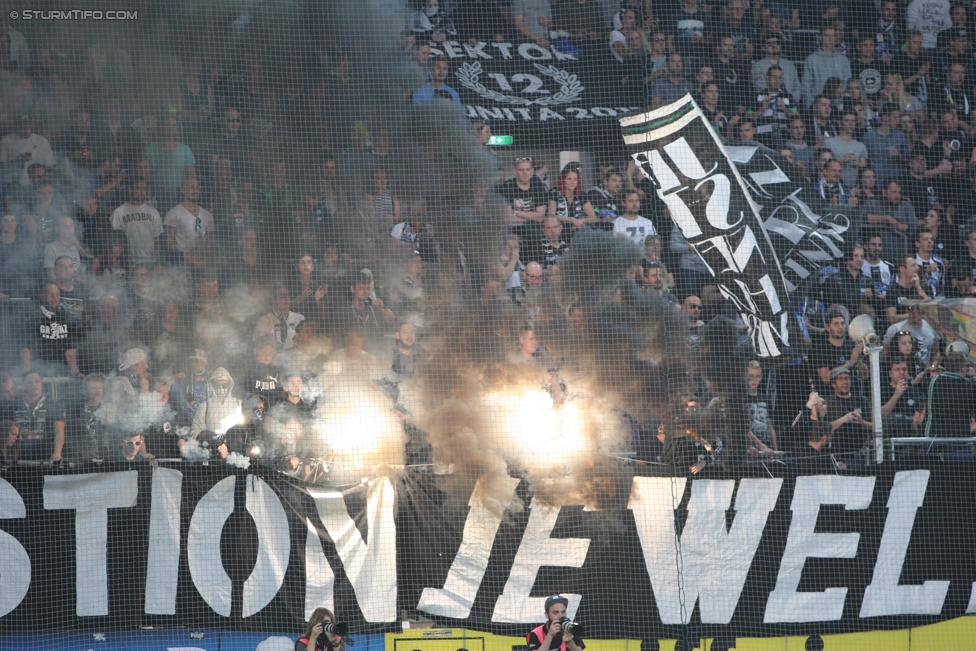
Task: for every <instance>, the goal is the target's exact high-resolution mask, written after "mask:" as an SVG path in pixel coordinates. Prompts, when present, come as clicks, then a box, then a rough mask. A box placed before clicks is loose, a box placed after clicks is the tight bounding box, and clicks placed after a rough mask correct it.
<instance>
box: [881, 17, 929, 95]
mask: <svg viewBox="0 0 976 651" xmlns="http://www.w3.org/2000/svg"><path fill="white" fill-rule="evenodd" d="M931 68H932V60H931V57H930V55H929V53H928V52H927V51H926V48H925V46H924V45H923V36H922V34H921V33H920V32H918V31H916V30H914V29H909V30H908V31H906V32H905V44H904V46H903V47H901V48H899V50H898V52H896V53H895V55H894V57H893V58H892V60H891V69H892V72H894V73H895V74H897V75H898V78H899V80H901V81H902V82H903V84H900V85H901V86H902V88H901V89H900V92H905V93H906V94H908V95H910V96H913V97H916V98H918V99H919V100H920V101H921V103H922V105H923V108H924V103H925V99H927V98H928V90H929V88H933V89H934V86H932V81H933V79H934V77H935V71H934V70H933V71H932V73H933V74H932V75H930V74H929V71H930V70H931ZM902 110H905V106H904V105H902Z"/></svg>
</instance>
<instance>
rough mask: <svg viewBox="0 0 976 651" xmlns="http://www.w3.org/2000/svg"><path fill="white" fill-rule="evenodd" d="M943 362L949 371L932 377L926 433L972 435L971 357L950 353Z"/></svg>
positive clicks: (975, 388) (974, 392)
mask: <svg viewBox="0 0 976 651" xmlns="http://www.w3.org/2000/svg"><path fill="white" fill-rule="evenodd" d="M944 365H945V369H946V372H945V373H940V374H939V375H937V376H935V377H934V378H932V382H931V384H930V385H929V392H928V394H929V399H928V405H927V407H928V408H927V412H928V419H927V420H926V421H925V436H939V437H946V438H953V437H965V436H972V435H973V425H972V424H973V416H974V406H976V384H974V383H973V382H972V381H971V379H970V378H969V375H971V373H972V368H971V367H970V365H969V358H968V357H966V356H965V355H963V354H961V353H949V354H947V355H946V358H945V362H944Z"/></svg>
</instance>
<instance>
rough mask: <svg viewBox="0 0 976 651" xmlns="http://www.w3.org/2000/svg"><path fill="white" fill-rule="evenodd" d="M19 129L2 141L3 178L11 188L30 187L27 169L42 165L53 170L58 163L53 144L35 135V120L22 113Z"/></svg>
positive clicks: (0, 145)
mask: <svg viewBox="0 0 976 651" xmlns="http://www.w3.org/2000/svg"><path fill="white" fill-rule="evenodd" d="M16 124H17V128H16V131H14V132H13V133H10V134H7V135H6V136H4V137H3V139H2V140H0V166H3V178H4V180H5V181H6V182H7V185H9V186H10V187H17V186H18V185H21V186H29V185H30V184H31V182H30V179H29V178H28V176H27V168H28V167H30V166H31V165H34V164H40V165H43V166H44V167H46V168H48V169H53V168H54V166H55V164H56V163H57V161H56V160H55V158H54V152H53V151H52V150H51V143H50V142H48V140H47V138H45V137H44V136H42V135H39V134H36V133H34V124H33V118H32V116H31V115H30V114H28V113H22V114H21V115H19V116H17V119H16Z"/></svg>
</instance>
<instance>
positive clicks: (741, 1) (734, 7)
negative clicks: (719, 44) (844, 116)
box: [718, 0, 756, 61]
mask: <svg viewBox="0 0 976 651" xmlns="http://www.w3.org/2000/svg"><path fill="white" fill-rule="evenodd" d="M718 31H719V34H720V35H721V36H726V35H728V36H731V37H732V44H733V45H734V46H735V50H736V52H737V54H738V57H739V58H740V59H744V60H746V61H750V60H751V59H752V53H753V50H754V46H753V41H754V40H755V38H756V28H755V26H754V25H753V24H752V20H750V19H749V18H747V17H746V2H745V0H730V2H729V3H728V15H727V16H726V17H725V21H723V22H722V24H721V27H720V28H719V30H718Z"/></svg>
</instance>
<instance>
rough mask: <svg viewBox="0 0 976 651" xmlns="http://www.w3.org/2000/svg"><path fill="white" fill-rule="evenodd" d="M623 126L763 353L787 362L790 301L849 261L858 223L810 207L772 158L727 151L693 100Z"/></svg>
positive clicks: (767, 153)
mask: <svg viewBox="0 0 976 651" xmlns="http://www.w3.org/2000/svg"><path fill="white" fill-rule="evenodd" d="M620 125H621V128H622V132H623V137H624V142H625V144H626V145H627V149H628V151H629V152H630V154H631V157H632V158H633V159H634V161H635V162H636V163H637V165H638V166H639V167H640V169H641V171H642V172H643V174H644V175H645V176H646V177H647V178H648V179H650V180H651V181H652V182H653V183H654V185H655V187H656V189H657V194H658V196H659V197H660V198H661V200H662V201H663V202H664V203H665V205H666V206H667V207H668V212H669V213H670V215H671V219H672V220H673V221H674V223H675V225H676V226H677V227H678V228H679V229H680V231H681V234H682V235H683V236H684V238H685V239H686V240H687V241H688V243H689V244H690V245H691V246H692V248H693V249H694V250H695V252H696V253H698V255H699V256H700V257H701V259H702V260H703V261H704V263H705V264H706V265H707V266H708V269H709V272H710V273H711V275H712V277H713V278H714V279H715V284H716V285H717V286H718V288H719V291H720V292H721V293H722V295H723V296H725V297H726V298H727V299H728V300H730V301H732V302H733V304H734V305H735V308H736V311H737V312H738V314H739V316H740V317H741V319H742V321H743V322H744V323H745V324H746V325H747V326H748V328H749V332H750V336H751V338H752V341H753V345H754V347H755V350H756V352H757V353H758V354H759V355H760V356H762V357H777V356H779V355H782V354H784V353H785V352H786V350H787V349H788V347H789V345H790V342H789V329H788V324H789V319H790V313H791V310H790V302H791V301H790V294H791V293H792V292H793V291H794V290H796V289H797V287H799V286H800V285H801V284H802V283H803V281H804V280H806V279H807V278H810V277H811V276H815V274H816V271H817V270H818V269H819V268H820V267H821V266H823V265H825V264H827V263H829V262H831V261H833V260H837V259H840V258H843V256H844V252H843V244H844V238H843V236H844V234H845V233H846V232H847V231H848V230H849V229H850V227H851V219H850V217H849V216H848V215H847V214H843V211H840V212H838V211H831V212H830V214H827V215H821V214H818V213H817V212H816V211H815V210H814V208H811V206H809V205H807V203H805V202H804V200H803V199H801V198H800V194H801V189H800V188H799V187H798V186H797V185H796V184H794V183H793V182H792V181H791V180H790V178H789V176H788V175H787V174H786V172H784V170H783V166H782V159H781V158H780V157H779V155H778V154H777V153H776V152H774V151H773V150H771V149H768V148H766V147H763V146H761V145H758V144H756V145H751V144H748V143H740V144H739V145H738V146H734V147H726V146H725V145H724V144H723V143H722V141H721V139H720V138H719V137H718V135H717V134H716V133H715V131H714V129H713V128H712V125H711V124H709V123H708V119H707V118H706V117H705V115H704V113H702V111H701V109H700V108H699V107H698V105H697V104H695V102H694V100H693V99H692V98H691V96H690V95H686V96H685V97H684V98H682V99H681V100H679V101H677V102H675V103H673V104H669V105H667V106H663V107H661V108H658V109H655V110H653V111H648V112H646V113H641V114H640V115H635V116H632V117H627V118H623V119H622V120H620ZM818 207H819V206H818Z"/></svg>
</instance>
